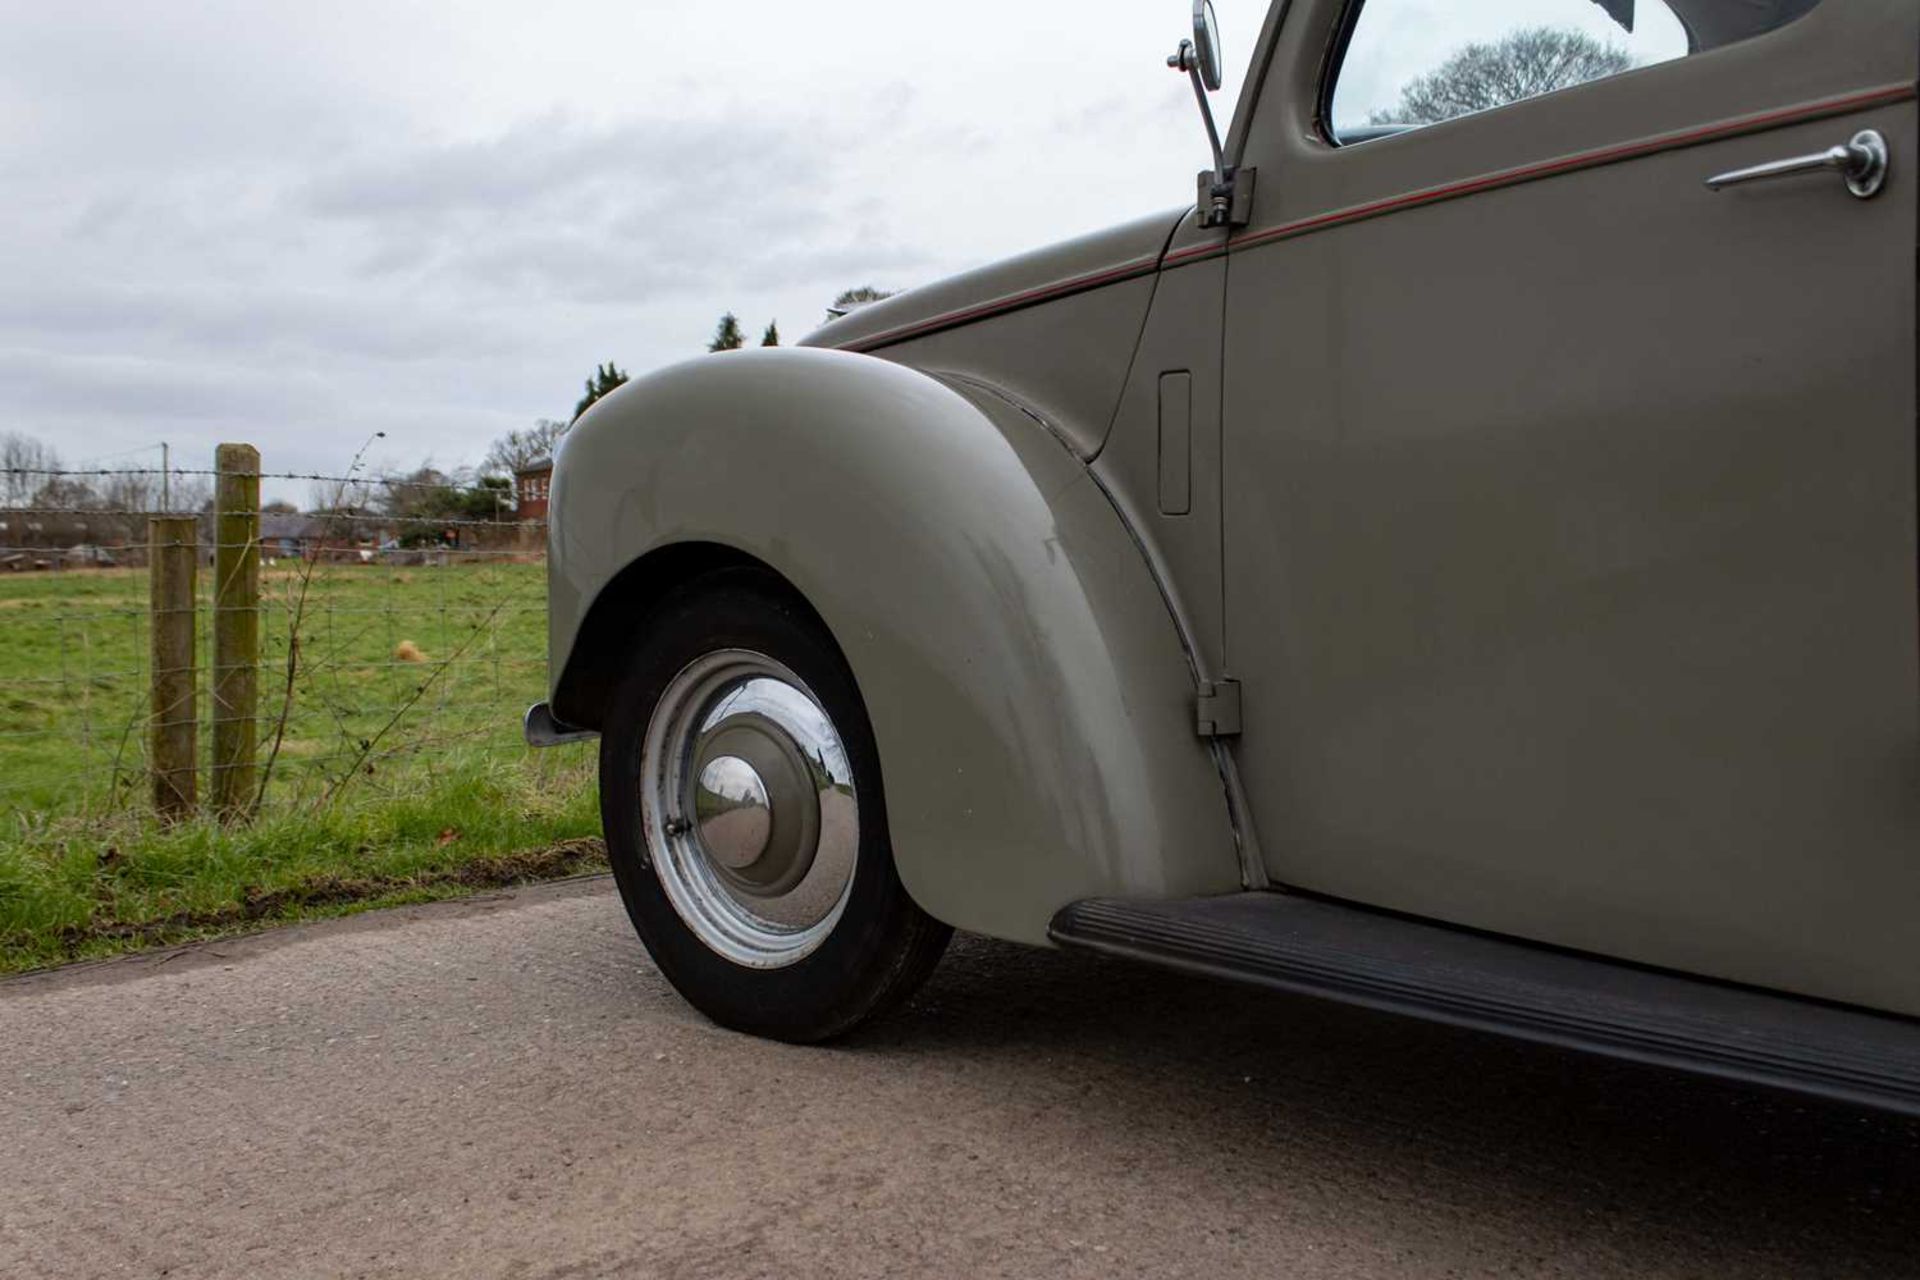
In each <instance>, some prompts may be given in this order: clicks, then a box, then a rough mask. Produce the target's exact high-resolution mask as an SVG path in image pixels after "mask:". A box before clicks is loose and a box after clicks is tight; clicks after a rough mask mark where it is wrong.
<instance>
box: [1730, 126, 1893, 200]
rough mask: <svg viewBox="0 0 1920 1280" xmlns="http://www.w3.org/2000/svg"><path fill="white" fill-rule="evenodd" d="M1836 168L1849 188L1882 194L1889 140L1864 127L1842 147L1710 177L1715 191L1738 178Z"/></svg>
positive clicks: (1862, 195)
mask: <svg viewBox="0 0 1920 1280" xmlns="http://www.w3.org/2000/svg"><path fill="white" fill-rule="evenodd" d="M1828 169H1837V170H1838V171H1839V172H1840V175H1841V176H1842V177H1844V178H1845V179H1846V180H1847V190H1849V191H1851V192H1853V194H1855V195H1856V196H1859V197H1860V198H1861V199H1862V200H1865V199H1866V198H1867V197H1868V196H1872V195H1877V194H1879V191H1880V188H1881V187H1882V186H1884V185H1885V184H1886V181H1887V140H1886V139H1885V138H1883V137H1881V136H1880V134H1879V131H1878V130H1875V129H1862V130H1861V131H1860V132H1859V133H1856V134H1854V135H1853V137H1852V139H1851V140H1849V141H1848V142H1847V144H1846V145H1845V146H1842V147H1828V148H1827V149H1826V150H1825V151H1822V152H1820V153H1818V154H1817V155H1810V156H1795V157H1794V158H1793V159H1791V160H1775V161H1773V162H1772V163H1771V164H1756V165H1754V166H1753V167H1752V168H1751V169H1735V170H1734V171H1733V172H1732V173H1717V174H1715V175H1714V176H1713V177H1711V178H1708V179H1707V185H1708V186H1709V187H1711V188H1713V189H1714V190H1715V191H1718V190H1720V189H1721V188H1722V187H1731V186H1733V185H1734V184H1735V183H1739V182H1757V181H1759V180H1760V179H1761V178H1785V177H1788V176H1790V175H1792V174H1796V173H1821V172H1824V171H1825V170H1828Z"/></svg>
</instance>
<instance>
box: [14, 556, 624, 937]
mask: <svg viewBox="0 0 1920 1280" xmlns="http://www.w3.org/2000/svg"><path fill="white" fill-rule="evenodd" d="M544 573H545V571H544V568H543V566H541V565H538V564H517V563H485V564H466V565H456V566H449V567H430V566H409V567H387V566H360V565H352V566H335V567H328V568H325V569H322V570H321V571H320V572H319V573H318V574H316V575H315V577H314V578H313V579H312V581H311V583H310V584H309V590H308V596H307V602H306V605H305V607H304V609H300V610H299V611H298V616H299V618H300V623H299V627H298V634H299V641H298V655H299V661H298V662H297V664H296V666H295V669H294V670H295V676H294V682H293V696H292V699H291V702H290V704H289V703H288V702H287V699H286V698H285V696H284V690H285V687H286V661H287V654H288V651H289V647H290V644H291V641H292V636H293V633H294V628H293V619H294V617H295V616H296V608H297V606H296V604H295V597H296V596H297V593H298V591H299V587H300V583H299V580H298V576H297V570H293V571H290V570H289V568H288V567H286V566H281V567H279V568H276V569H270V570H268V572H267V575H266V587H267V592H268V596H269V604H268V606H267V608H266V610H265V612H264V616H263V618H262V636H263V638H264V642H265V643H264V648H265V653H264V655H263V663H262V671H261V677H260V679H261V689H262V699H261V700H262V707H261V713H262V720H261V723H260V725H259V732H260V737H261V744H262V745H261V756H262V758H263V759H264V758H265V756H266V755H267V753H268V751H269V750H270V748H271V744H272V742H273V740H274V738H275V737H276V736H277V735H278V734H279V726H280V720H281V713H282V709H283V706H284V707H285V709H286V718H285V725H286V728H285V733H284V737H283V739H282V742H281V746H280V752H279V756H278V759H277V761H276V763H275V766H274V770H273V773H272V775H271V781H270V783H269V785H268V787H267V788H266V791H265V793H264V796H263V802H262V805H261V809H260V812H259V814H258V816H257V818H256V819H255V820H254V821H252V822H249V823H237V824H226V825H223V824H220V823H217V822H215V821H212V820H211V819H205V818H201V819H195V820H191V821H187V822H183V823H178V824H173V825H165V824H162V823H160V822H158V821H157V820H155V819H154V818H153V817H152V816H151V815H150V814H149V813H148V812H147V808H146V806H147V801H148V796H149V790H150V787H149V783H148V782H147V779H146V776H145V772H144V769H145V750H146V742H145V738H146V715H147V685H146V675H145V665H146V652H147V644H148V634H147V629H146V628H147V623H146V619H145V617H144V611H143V606H144V603H145V598H146V591H147V579H146V574H145V572H144V571H143V570H111V571H105V572H67V573H61V574H37V575H27V574H22V575H18V576H14V575H7V576H4V577H0V707H4V708H5V711H6V714H5V715H4V716H0V971H5V970H17V969H21V968H29V967H34V966H38V965H43V964H48V963H54V962H58V961H61V960H66V959H73V958H78V957H81V956H89V955H97V954H105V953H108V952H112V951H116V950H125V949H128V948H131V947H138V946H145V945H151V944H156V943H163V942H170V941H176V940H180V939H183V938H191V937H199V936H206V935H208V934H210V933H217V932H223V931H228V930H231V929H236V928H248V927H257V926H258V925H259V924H260V923H262V922H267V921H273V920H282V919H298V918H303V917H305V916H308V915H311V914H314V913H316V912H319V913H335V912H338V911H340V910H347V909H352V908H354V907H355V906H359V905H364V904H366V903H369V902H373V903H383V902H390V901H396V900H403V899H417V898H419V897H422V896H445V895H447V894H450V893H455V892H461V891H465V890H468V889H471V888H474V887H485V886H489V885H494V884H499V883H507V882H512V881H515V880H518V879H525V878H542V877H547V876H551V875H556V874H569V873H572V872H574V871H580V870H587V869H593V868H595V867H597V866H599V865H600V862H599V853H598V850H597V848H596V847H590V846H587V845H584V844H581V843H579V842H580V841H581V840H582V838H583V837H587V836H590V835H592V834H594V833H595V832H597V830H598V827H599V823H598V818H597V811H596V803H597V801H596V795H595V783H594V770H593V753H592V749H591V747H583V746H574V747H568V748H562V749H558V750H555V751H549V752H539V753H536V752H532V751H529V750H528V749H527V748H526V747H524V746H523V745H522V744H521V742H520V738H519V719H520V715H521V713H522V712H523V711H524V710H525V708H526V706H527V705H528V704H530V703H532V702H535V701H537V700H538V699H539V698H540V697H541V696H542V693H543V687H544V682H545V659H544V655H545V650H546V637H545V619H546V611H545V590H544V583H545V577H544ZM208 576H209V575H208V574H207V573H206V571H205V570H203V571H202V595H203V597H204V595H205V579H206V578H207V577H208ZM209 616H210V615H209V614H207V613H206V612H205V611H204V610H203V613H202V617H201V620H200V622H201V627H200V630H201V649H200V655H199V662H200V665H201V667H202V676H201V680H200V687H201V702H202V715H203V717H204V714H205V701H206V686H207V680H206V675H205V668H206V666H207V665H208V662H209V659H210V654H209V652H208V641H207V627H206V619H207V617H209ZM415 653H417V654H418V655H420V657H419V659H418V660H412V659H411V655H412V654H415ZM397 655H407V656H397ZM208 737H209V734H208V731H207V729H206V727H205V724H204V722H203V724H202V728H201V744H200V746H201V754H202V758H203V763H204V759H205V755H206V752H207V747H208ZM205 777H206V775H205V771H204V770H203V771H202V783H201V786H202V795H203V797H204V795H205V794H206V781H205ZM554 849H558V850H559V853H557V854H552V855H548V854H545V853H543V852H542V851H547V850H554Z"/></svg>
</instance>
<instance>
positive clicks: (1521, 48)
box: [1371, 27, 1633, 125]
mask: <svg viewBox="0 0 1920 1280" xmlns="http://www.w3.org/2000/svg"><path fill="white" fill-rule="evenodd" d="M1632 67H1633V56H1632V55H1631V54H1629V53H1627V52H1626V51H1625V50H1623V49H1617V48H1615V47H1614V46H1612V45H1609V44H1605V43H1603V42H1601V41H1599V40H1595V39H1594V38H1593V37H1592V36H1589V35H1587V34H1586V33H1584V32H1581V31H1570V30H1555V29H1554V28H1552V27H1532V28H1528V29H1527V30H1524V31H1516V32H1514V33H1513V34H1511V35H1509V36H1506V37H1504V38H1502V39H1500V40H1498V41H1496V42H1494V43H1493V44H1470V45H1467V46H1466V47H1465V48H1462V49H1460V50H1459V51H1457V52H1456V53H1454V54H1453V56H1451V57H1450V58H1448V59H1447V60H1446V61H1445V62H1443V63H1441V64H1440V66H1439V68H1438V69H1437V70H1434V71H1430V72H1428V73H1427V74H1426V75H1423V76H1419V77H1417V78H1416V79H1414V80H1413V81H1412V82H1411V83H1409V84H1408V85H1407V86H1406V87H1405V88H1404V89H1402V90H1401V91H1400V102H1399V104H1398V105H1397V106H1394V107H1391V108H1389V109H1388V110H1385V111H1376V112H1374V113H1373V118H1372V120H1371V123H1373V124H1376V125H1393V124H1437V123H1438V122H1440V121H1442V120H1451V119H1453V118H1454V117H1455V116H1464V115H1468V114H1470V113H1472V112H1475V111H1486V110H1488V109H1489V108H1492V107H1500V106H1505V105H1506V104H1507V103H1509V102H1519V101H1520V100H1521V99H1523V98H1533V97H1538V96H1539V95H1540V94H1543V93H1552V92H1553V91H1554V90H1555V89H1566V88H1570V87H1572V86H1573V85H1576V84H1585V83H1586V82H1587V81H1589V80H1599V79H1602V78H1603V77H1606V76H1614V75H1619V74H1620V73H1621V72H1622V71H1627V70H1630V69H1631V68H1632Z"/></svg>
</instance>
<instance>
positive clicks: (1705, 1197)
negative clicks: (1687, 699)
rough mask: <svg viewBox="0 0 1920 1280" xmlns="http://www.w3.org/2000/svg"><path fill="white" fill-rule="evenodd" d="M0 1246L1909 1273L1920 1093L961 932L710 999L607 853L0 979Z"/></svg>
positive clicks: (482, 1270)
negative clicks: (1788, 1090) (696, 989)
mask: <svg viewBox="0 0 1920 1280" xmlns="http://www.w3.org/2000/svg"><path fill="white" fill-rule="evenodd" d="M0 1161H3V1162H4V1163H0V1170H4V1172H3V1173H0V1177H4V1180H5V1183H4V1187H0V1276H4V1277H7V1278H8V1280H24V1278H25V1277H37V1276H60V1277H70V1276H94V1275H102V1276H107V1275H112V1276H118V1275H127V1276H172V1277H178V1276H236V1277H238V1276H245V1277H263V1276H303V1277H304V1276H399V1275H404V1276H418V1275H430V1276H460V1277H469V1276H514V1277H561V1276H569V1277H592V1276H613V1275H640V1276H649V1275H660V1276H768V1277H775V1276H778V1277H790V1276H809V1275H821V1276H827V1275H832V1276H880V1275H888V1276H910V1275H953V1276H1023V1277H1024V1276H1042V1275H1047V1276H1052V1275H1061V1276H1136V1275H1154V1276H1158V1275H1192V1276H1207V1277H1213V1276H1241V1275H1245V1276H1454V1275H1458V1276H1481V1275H1500V1276H1510V1275H1521V1276H1543V1275H1551V1276H1578V1277H1583V1278H1593V1277H1605V1276H1634V1277H1648V1276H1741V1277H1747V1276H1792V1277H1810V1276H1828V1275H1833V1276H1840V1275H1849V1276H1851V1275H1884V1276H1914V1275H1917V1274H1920V1123H1916V1122H1912V1121H1905V1120H1899V1119H1890V1118H1887V1117H1884V1116H1879V1115H1875V1114H1873V1113H1869V1112H1864V1111H1856V1110H1852V1109H1849V1108H1846V1107H1842V1106H1837V1105H1828V1104H1823V1103H1814V1102H1804V1101H1800V1100H1797V1099H1794V1098H1790V1097H1786V1096H1783V1095H1777V1094H1772V1093H1768V1092H1765V1091H1762V1090H1758V1089H1749V1088H1743V1087H1739V1086H1733V1085H1725V1084H1719V1083H1714V1082H1709V1081H1701V1080H1695V1079H1690V1078H1686V1077H1682V1076H1678V1075H1672V1074H1668V1073H1664V1072H1661V1071H1657V1070H1653V1069H1650V1068H1641V1067H1633V1066H1628V1065H1624V1064H1613V1063H1607V1062H1601V1061H1597V1060H1592V1059H1586V1058H1582V1057H1578V1056H1576V1055H1572V1054H1568V1053H1564V1052H1560V1051H1557V1050H1551V1049H1544V1048H1535V1047H1530V1046H1524V1045H1516V1044H1511V1043H1507V1042H1504V1041H1500V1040H1496V1039H1493V1038H1490V1037H1485V1036H1480V1035H1475V1034H1471V1033H1467V1032H1462V1031H1453V1030H1449V1029H1445V1028H1436V1027H1427V1026H1422V1025H1419V1024H1414V1023H1409V1022H1405V1021H1401V1020H1397V1019H1393V1018H1388V1017H1385V1016H1382V1015H1377V1014H1370V1013H1365V1012H1361V1011H1357V1010H1350V1009H1342V1008H1338V1007H1334V1006H1330V1005H1320V1004H1315V1003H1312V1002H1309V1001H1303V1000H1296V999H1290V998H1284V997H1277V996H1273V995H1269V994H1264V993H1260V992H1254V991H1247V990H1241V989H1238V988H1231V987H1225V986H1216V985H1212V984H1209V983H1204V982H1201V981H1197V980H1192V979H1185V978H1179V977H1174V976H1169V975H1163V974H1158V973H1152V972H1148V971H1144V970H1139V969H1134V968H1129V967H1125V966H1121V965H1118V964H1114V963H1109V962H1101V961H1096V960H1090V959H1085V958H1080V957H1073V956H1064V955H1052V954H1047V953H1042V952H1030V951H1024V950H1021V949H1018V948H1014V947H1007V946H1002V945H999V944H996V943H990V942H985V941H981V940H978V939H961V940H959V941H958V942H957V943H956V945H955V948H954V949H953V950H952V951H951V952H950V953H949V954H948V957H947V959H946V961H945V962H944V963H943V964H942V966H941V968H940V970H939V971H938V973H936V975H935V977H934V979H933V981H932V982H930V983H929V984H928V986H927V988H926V989H925V991H924V993H923V994H922V996H921V997H920V998H919V999H918V1000H916V1001H915V1002H914V1004H913V1005H912V1006H910V1007H909V1008H908V1009H907V1010H906V1011H905V1012H904V1013H902V1014H901V1015H899V1016H897V1017H895V1018H894V1019H892V1020H891V1021H889V1022H887V1023H885V1024H884V1025H882V1026H880V1027H877V1028H874V1029H872V1030H871V1031H869V1032H867V1033H865V1034H863V1035H861V1036H860V1037H858V1038H857V1039H855V1040H853V1041H851V1042H850V1043H847V1044H845V1045H843V1046H840V1047H837V1048H832V1049H796V1048H790V1047H786V1046H781V1045H774V1044H768V1043H762V1042H759V1041H754V1040H750V1039H745V1038H742V1037H740V1036H736V1035H732V1034H729V1033H726V1032H723V1031H720V1030H717V1029H716V1028H714V1027H712V1026H711V1025H709V1024H708V1023H706V1022H705V1021H703V1020H702V1019H701V1018H700V1017H699V1016H698V1015H696V1014H694V1013H693V1012H692V1011H690V1010H689V1009H687V1008H686V1007H685V1006H683V1005H682V1004H681V1003H680V1002H679V1001H678V999H677V998H676V997H675V996H674V994H673V992H672V991H671V990H670V989H669V988H668V987H667V986H666V984H665V982H664V981H663V980H662V979H661V978H660V976H659V975H658V973H656V972H655V971H654V969H653V967H652V966H651V965H650V964H649V963H648V961H647V958H646V955H645V953H644V952H643V951H642V950H641V948H640V946H639V945H638V943H637V942H635V941H634V939H633V937H632V934H631V933H630V931H629V929H628V926H627V923H626V920H625V917H624V916H623V914H622V912H621V910H620V905H619V900H618V898H617V897H616V896H615V894H614V893H613V891H612V887H611V885H610V883H609V882H607V881H604V880H594V881H582V882H575V883H570V884H563V885H556V886H547V887H544V888H538V889H531V890H526V891H522V892H518V893H513V894H506V895H499V896H496V897H493V898H488V899H482V900H476V901H471V902H466V903H459V904H443V905H439V906H432V907H420V908H408V909H403V910H400V911H394V912H385V913H380V914H377V915H369V916H363V917H359V918H357V919H353V920H344V921H338V922H333V923H329V924H323V925H315V926H307V927H302V928H298V929H290V930H284V931H281V932H279V933H275V934H269V935H263V936H261V937H258V938H253V939H248V940H245V941H239V942H228V943H218V944H213V945H210V946H204V947H200V948H196V949H191V950H188V951H184V952H170V953H162V954H159V955H156V956H148V957H142V958H138V959H135V960H130V961H118V962H113V963H109V964H103V965H94V966H86V967H80V968H74V969H68V970H64V971H61V972H58V973H54V974H48V975H36V976H31V977H27V978H23V979H15V980H12V981H9V982H5V983H0Z"/></svg>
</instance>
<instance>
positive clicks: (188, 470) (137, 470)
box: [0, 467, 511, 493]
mask: <svg viewBox="0 0 1920 1280" xmlns="http://www.w3.org/2000/svg"><path fill="white" fill-rule="evenodd" d="M0 475H5V476H47V477H50V478H54V479H77V478H81V477H92V478H95V479H99V478H102V477H107V476H127V477H131V476H155V477H167V478H173V479H183V480H184V479H213V480H218V479H222V478H225V477H227V476H243V477H245V478H247V479H249V480H252V479H259V480H309V481H319V482H320V483H323V484H338V485H377V486H379V487H381V488H384V489H427V490H434V491H443V492H452V493H491V492H496V491H498V485H492V484H488V483H486V482H485V480H474V481H471V482H468V483H464V484H463V483H461V482H459V481H455V480H405V479H401V478H400V477H398V476H329V475H322V474H320V473H318V472H306V471H214V470H210V469H208V468H204V467H167V468H160V467H0ZM496 479H497V480H498V481H499V482H500V483H501V484H509V483H510V482H511V478H510V477H508V476H498V477H496Z"/></svg>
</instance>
